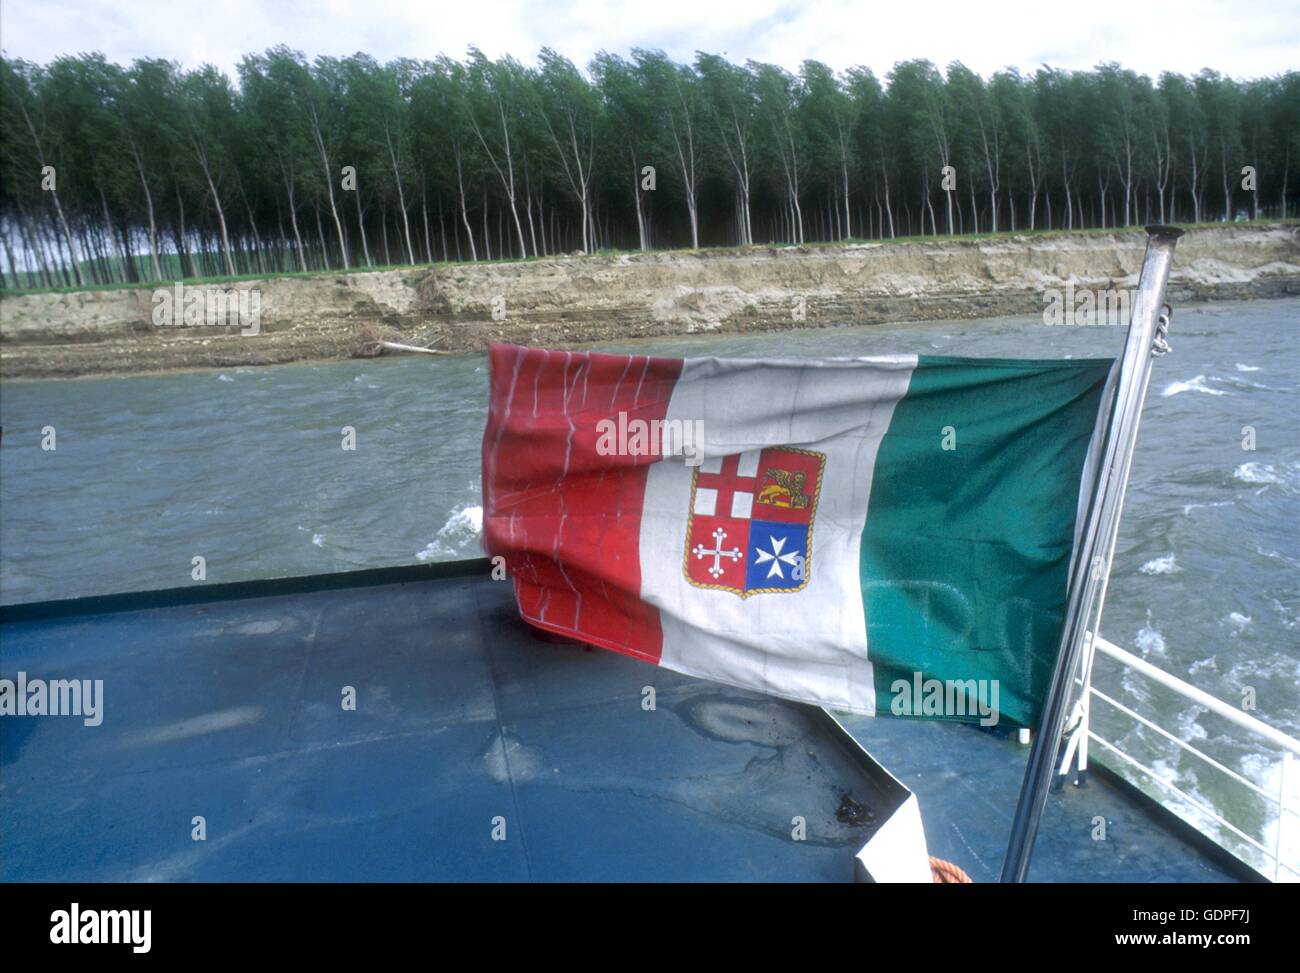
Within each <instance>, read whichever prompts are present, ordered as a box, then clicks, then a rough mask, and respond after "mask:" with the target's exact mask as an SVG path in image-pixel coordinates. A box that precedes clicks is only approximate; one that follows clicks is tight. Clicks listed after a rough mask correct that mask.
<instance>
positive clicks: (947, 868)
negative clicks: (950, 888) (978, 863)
mask: <svg viewBox="0 0 1300 973" xmlns="http://www.w3.org/2000/svg"><path fill="white" fill-rule="evenodd" d="M930 875H931V876H932V877H933V878H934V881H935V884H937V885H973V884H974V883H973V882H972V881H971V877H970V876H969V875H967V874H966V873H965V872H963V871H962V870H961V869H960V868H958V867H957V866H956V865H954V864H953V863H952V862H946V861H944V860H943V859H942V858H935V857H934V856H933V855H931V856H930Z"/></svg>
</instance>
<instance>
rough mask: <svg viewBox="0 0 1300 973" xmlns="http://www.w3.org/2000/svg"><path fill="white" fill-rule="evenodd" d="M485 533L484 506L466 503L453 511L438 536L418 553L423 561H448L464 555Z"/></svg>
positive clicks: (439, 529) (418, 557)
mask: <svg viewBox="0 0 1300 973" xmlns="http://www.w3.org/2000/svg"><path fill="white" fill-rule="evenodd" d="M482 534H483V508H482V507H480V506H477V505H474V504H465V505H463V506H461V507H458V508H456V509H455V510H453V511H452V514H451V516H450V517H448V518H447V522H446V523H445V524H443V525H442V526H441V527H440V528H438V536H437V537H435V538H434V539H433V540H431V541H430V542H429V544H428V546H426V547H425V548H424V550H422V551H419V552H417V553H416V555H415V556H416V558H417V559H418V560H421V561H446V560H450V559H453V558H457V557H463V556H464V555H465V554H466V553H467V552H468V551H469V550H470V549H471V544H472V542H473V541H475V540H476V539H477V538H478V537H480V536H481V535H482Z"/></svg>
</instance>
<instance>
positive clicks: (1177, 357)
mask: <svg viewBox="0 0 1300 973" xmlns="http://www.w3.org/2000/svg"><path fill="white" fill-rule="evenodd" d="M1298 322H1300V301H1296V300H1282V301H1261V302H1251V303H1235V304H1220V305H1199V306H1192V307H1186V308H1181V309H1179V310H1178V312H1177V315H1176V318H1175V321H1174V325H1173V328H1172V334H1171V341H1172V344H1173V346H1174V351H1173V353H1172V354H1170V355H1168V356H1166V357H1164V358H1160V359H1158V360H1157V361H1156V362H1155V367H1154V374H1153V378H1152V383H1151V389H1150V393H1149V396H1148V401H1147V406H1146V411H1145V413H1144V418H1143V424H1142V431H1141V436H1140V440H1139V444H1138V452H1137V455H1136V458H1135V460H1134V463H1133V471H1132V479H1131V483H1130V488H1129V493H1128V500H1127V506H1126V510H1125V517H1124V521H1123V528H1122V531H1121V535H1120V540H1119V547H1118V551H1117V554H1116V558H1115V565H1114V570H1113V573H1112V579H1111V584H1110V592H1109V598H1108V602H1107V606H1106V612H1105V619H1104V621H1103V624H1102V631H1103V633H1104V634H1105V635H1106V636H1107V637H1108V638H1109V639H1110V640H1111V641H1113V642H1115V643H1117V644H1119V645H1121V646H1123V647H1126V648H1128V649H1130V650H1131V651H1133V652H1136V653H1137V654H1139V655H1141V656H1143V657H1144V658H1146V659H1148V660H1149V661H1150V662H1152V663H1153V664H1155V665H1157V666H1160V667H1161V668H1164V669H1166V670H1168V671H1170V672H1173V673H1175V674H1176V675H1178V676H1180V677H1182V678H1184V679H1187V680H1189V681H1190V682H1192V683H1194V684H1195V685H1197V686H1199V687H1201V688H1202V689H1205V690H1206V691H1207V692H1210V693H1212V694H1214V695H1216V696H1218V697H1220V698H1221V699H1224V700H1227V701H1229V702H1232V703H1234V704H1241V702H1242V701H1243V699H1247V697H1248V694H1249V693H1250V692H1252V691H1253V694H1254V705H1255V707H1256V709H1255V710H1254V713H1255V715H1256V716H1259V717H1260V718H1262V719H1264V720H1265V721H1266V722H1269V723H1271V724H1273V725H1274V726H1277V727H1278V728H1280V729H1282V730H1285V731H1286V732H1288V733H1290V734H1292V735H1297V734H1300V685H1298V684H1300V650H1298V648H1297V647H1298V645H1300V591H1298V586H1297V568H1298V567H1300V528H1298V527H1297V525H1298V524H1300V432H1297V422H1300V414H1298V413H1297V409H1296V405H1295V403H1296V398H1295V396H1296V393H1297V391H1300V353H1297V339H1300V330H1298V329H1297V323H1298ZM253 340H255V339H253ZM1122 340H1123V329H1120V328H1113V327H1049V326H1045V325H1044V324H1043V322H1042V320H1041V318H1039V317H1020V318H997V319H989V320H979V321H966V322H938V323H920V324H907V325H891V326H874V327H866V328H846V329H825V330H807V331H799V332H793V333H785V334H779V335H760V336H745V337H737V336H708V335H704V336H693V337H684V338H680V339H676V340H670V341H654V342H629V343H626V344H622V345H608V346H604V347H603V348H602V350H610V351H638V352H651V353H656V354H669V355H687V356H689V355H704V354H716V355H733V356H745V357H763V356H792V357H802V356H829V355H860V354H881V353H890V352H916V353H921V354H925V353H930V354H947V355H976V356H1004V357H1027V358H1032V357H1084V356H1088V357H1092V356H1097V355H1115V354H1118V353H1119V351H1120V347H1121V344H1122ZM486 390H487V375H486V369H485V363H484V359H483V357H482V356H464V357H454V358H445V359H432V358H427V357H423V356H408V357H401V358H387V359H373V360H357V361H346V362H337V363H331V364H321V365H284V366H276V367H268V368H234V369H226V370H222V371H206V372H191V373H183V374H172V375H162V376H141V377H131V378H112V379H86V380H77V381H61V382H21V383H6V384H4V385H3V387H0V425H2V426H3V437H2V439H0V602H5V603H12V602H23V601H32V600H41V599H49V598H71V597H77V596H82V595H91V594H102V593H108V592H115V591H129V590H144V589H152V588H166V587H175V586H180V585H186V584H190V583H192V582H191V577H190V572H191V570H192V566H191V565H192V558H194V557H195V556H196V555H201V556H202V557H204V558H205V559H206V568H207V580H208V581H209V582H220V581H235V580H243V579H251V578H266V577H276V576H287V575H301V574H314V573H321V572H332V571H346V570H350V569H355V568H362V567H374V566H381V565H396V564H409V563H413V562H419V561H429V560H448V559H455V558H462V557H472V556H477V555H479V554H480V553H481V551H480V549H479V543H478V534H479V527H480V524H481V519H482V509H481V506H480V503H481V497H480V489H481V482H480V473H479V444H480V439H481V436H482V431H483V424H484V419H485V410H486V406H485V401H486ZM46 427H53V430H54V436H55V445H56V448H55V449H53V450H48V449H42V439H43V437H44V438H45V439H47V440H48V434H47V433H43V430H44V429H45V428H46ZM344 427H350V428H351V429H353V430H355V446H356V448H355V449H351V450H348V449H344V448H342V446H343V444H344V438H345V436H344V432H343V430H344ZM1243 427H1251V428H1252V429H1253V435H1254V442H1253V445H1254V448H1253V449H1247V448H1243V445H1245V446H1249V445H1251V443H1250V442H1249V441H1247V440H1246V437H1247V436H1248V435H1249V432H1248V431H1247V432H1245V433H1244V432H1243ZM1095 682H1096V684H1097V686H1098V687H1099V688H1101V689H1103V690H1104V691H1105V692H1106V693H1107V694H1108V695H1111V696H1112V697H1113V698H1115V699H1117V700H1119V701H1121V702H1123V703H1124V704H1125V705H1127V706H1130V707H1132V708H1134V709H1136V710H1138V711H1139V712H1141V713H1143V714H1144V715H1147V716H1149V717H1152V718H1154V719H1156V721H1157V722H1159V723H1160V724H1161V725H1163V726H1165V727H1167V728H1169V729H1170V730H1171V731H1172V732H1173V733H1174V734H1175V735H1176V736H1178V737H1179V738H1181V739H1183V740H1186V741H1188V742H1191V743H1194V744H1195V745H1196V746H1198V747H1201V748H1202V749H1204V750H1206V751H1207V752H1209V753H1211V754H1212V755H1213V756H1214V757H1215V758H1216V759H1217V760H1220V761H1221V762H1223V763H1225V764H1226V765H1227V766H1229V767H1231V768H1233V769H1234V770H1237V771H1238V772H1240V773H1242V774H1243V775H1244V776H1246V777H1247V778H1249V779H1251V780H1252V781H1255V782H1256V783H1258V784H1259V785H1260V786H1262V787H1264V788H1265V789H1266V790H1267V789H1272V790H1273V791H1274V792H1276V789H1277V788H1278V786H1279V783H1280V780H1281V776H1280V775H1281V765H1280V762H1279V758H1278V754H1276V753H1274V752H1271V751H1264V750H1262V749H1261V747H1260V746H1259V745H1258V744H1257V743H1255V742H1253V741H1251V740H1249V739H1248V738H1247V737H1245V736H1244V735H1243V733H1242V732H1241V731H1238V730H1234V729H1233V728H1232V727H1231V726H1230V725H1228V724H1227V723H1226V722H1225V721H1223V720H1222V719H1221V718H1219V717H1217V716H1214V715H1213V714H1209V713H1207V711H1205V710H1204V709H1203V708H1201V707H1196V706H1191V705H1189V704H1188V703H1187V702H1186V701H1184V700H1179V699H1177V698H1176V697H1174V696H1172V694H1170V693H1169V692H1168V691H1166V690H1164V689H1162V688H1160V687H1158V686H1153V685H1152V684H1151V683H1150V682H1149V681H1147V680H1145V679H1144V678H1143V677H1141V676H1138V675H1136V674H1134V673H1132V672H1127V671H1124V670H1121V669H1120V668H1119V667H1118V666H1117V665H1116V664H1114V663H1113V662H1110V661H1109V660H1107V659H1100V660H1099V661H1098V663H1097V671H1096V677H1095ZM1108 709H1109V708H1108V707H1104V706H1103V707H1100V708H1099V710H1098V712H1097V718H1096V725H1097V726H1098V727H1099V731H1100V732H1101V733H1102V735H1103V736H1105V737H1106V738H1107V739H1109V740H1112V741H1113V742H1116V743H1118V745H1120V747H1121V748H1122V749H1124V750H1125V752H1127V753H1130V754H1132V755H1134V756H1136V757H1138V758H1140V759H1142V761H1143V762H1144V763H1149V764H1151V765H1152V766H1154V767H1155V768H1156V770H1157V772H1159V773H1161V774H1163V775H1165V776H1166V777H1167V778H1168V779H1169V780H1170V781H1173V782H1176V784H1177V786H1179V787H1180V788H1181V789H1182V790H1184V791H1185V792H1187V793H1188V794H1190V795H1192V796H1193V797H1196V798H1198V799H1200V800H1203V801H1204V802H1206V803H1208V804H1210V805H1212V806H1214V807H1216V808H1218V809H1220V810H1221V811H1223V812H1225V813H1227V814H1228V815H1229V816H1230V817H1231V818H1232V820H1234V821H1235V822H1237V823H1238V826H1240V827H1243V829H1244V830H1245V831H1246V832H1247V833H1249V834H1251V835H1252V836H1253V837H1255V838H1256V839H1257V840H1259V841H1260V842H1261V843H1263V844H1265V845H1266V846H1268V847H1270V848H1271V847H1272V845H1273V842H1274V841H1275V840H1276V838H1277V827H1278V824H1277V815H1276V811H1275V809H1272V808H1270V807H1269V806H1268V805H1267V804H1266V802H1263V801H1262V800H1261V799H1260V798H1259V797H1258V795H1254V794H1251V793H1250V792H1248V791H1246V790H1245V789H1243V788H1241V787H1240V786H1239V785H1236V784H1231V783H1230V782H1228V781H1227V780H1225V779H1224V778H1223V777H1222V776H1221V775H1220V774H1218V773H1217V772H1214V771H1212V770H1209V769H1208V768H1206V767H1205V766H1204V765H1201V764H1199V762H1198V761H1195V760H1194V759H1193V758H1190V757H1188V756H1187V755H1185V754H1180V753H1179V751H1178V750H1177V749H1176V748H1175V747H1174V746H1173V745H1172V744H1170V743H1168V741H1167V740H1164V739H1162V738H1161V737H1159V736H1158V735H1157V734H1155V733H1153V732H1151V731H1150V730H1148V729H1146V728H1142V727H1139V726H1137V725H1136V724H1135V723H1134V722H1133V721H1132V720H1131V719H1129V718H1127V717H1122V716H1120V715H1119V714H1116V713H1114V712H1113V711H1110V712H1103V710H1108ZM1095 749H1096V747H1095V745H1094V750H1095ZM1099 756H1104V754H1099ZM1295 770H1296V772H1294V773H1292V774H1291V775H1290V777H1289V779H1288V785H1289V787H1288V789H1289V790H1290V791H1291V792H1292V800H1293V801H1295V802H1296V804H1295V806H1297V807H1300V765H1296V766H1295ZM1165 796H1166V797H1168V798H1169V799H1170V800H1174V801H1181V799H1179V798H1176V797H1174V796H1173V795H1170V794H1166V795H1165ZM1183 811H1184V813H1186V814H1189V815H1192V816H1196V815H1198V814H1199V812H1197V811H1196V810H1195V809H1194V808H1191V807H1190V806H1184V807H1183ZM1205 826H1206V827H1209V828H1217V826H1216V825H1213V824H1212V823H1210V822H1205ZM1284 843H1285V845H1286V846H1287V847H1288V848H1289V849H1290V850H1289V852H1288V855H1287V857H1288V858H1289V859H1290V860H1291V861H1292V864H1293V865H1296V866H1297V867H1300V819H1296V818H1295V817H1291V818H1290V824H1288V825H1287V830H1286V834H1285V837H1284ZM1239 845H1240V843H1239V842H1238V846H1239ZM1239 850H1241V849H1240V847H1239Z"/></svg>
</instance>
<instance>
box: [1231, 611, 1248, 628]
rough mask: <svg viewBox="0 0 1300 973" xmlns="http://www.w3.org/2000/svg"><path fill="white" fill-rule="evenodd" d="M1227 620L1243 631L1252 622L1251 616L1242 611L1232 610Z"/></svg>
mask: <svg viewBox="0 0 1300 973" xmlns="http://www.w3.org/2000/svg"><path fill="white" fill-rule="evenodd" d="M1227 621H1228V624H1229V625H1231V626H1232V627H1233V628H1235V629H1237V631H1241V630H1242V629H1244V628H1245V627H1246V626H1247V625H1249V624H1250V616H1249V615H1243V614H1242V613H1241V612H1230V613H1229V614H1228V619H1227Z"/></svg>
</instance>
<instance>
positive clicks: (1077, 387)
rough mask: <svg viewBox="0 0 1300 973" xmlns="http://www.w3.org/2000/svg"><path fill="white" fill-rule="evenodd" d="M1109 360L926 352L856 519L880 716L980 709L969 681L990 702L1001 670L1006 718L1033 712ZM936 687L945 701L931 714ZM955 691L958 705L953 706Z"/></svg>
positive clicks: (1050, 653) (1060, 602) (968, 715)
mask: <svg viewBox="0 0 1300 973" xmlns="http://www.w3.org/2000/svg"><path fill="white" fill-rule="evenodd" d="M1112 364H1113V363H1112V361H1111V360H1109V359H1107V360H1071V361H1012V360H990V359H979V360H972V359H958V358H941V357H922V358H921V359H920V361H919V363H918V365H917V368H916V370H915V372H914V373H913V375H912V379H911V383H910V385H909V387H908V390H907V394H906V396H904V398H903V399H902V401H900V402H899V404H898V406H897V407H896V409H895V411H894V415H893V419H892V421H891V423H890V426H889V431H888V432H887V433H886V435H885V437H884V439H883V440H882V441H881V445H880V451H879V454H878V455H877V457H876V464H875V472H874V475H873V481H872V487H871V499H870V502H869V504H868V507H867V518H866V525H865V527H864V529H863V532H862V554H861V575H862V596H863V602H864V609H865V612H866V620H867V653H868V656H869V657H870V658H871V660H872V663H873V666H874V679H875V689H876V712H877V713H878V714H880V715H890V714H893V715H923V716H929V717H930V718H939V719H950V720H961V721H964V722H978V721H980V719H981V715H980V712H979V711H978V709H977V707H976V706H975V705H974V703H975V700H974V699H973V698H972V697H971V694H972V693H979V692H982V693H984V696H983V700H984V702H985V703H986V704H988V703H990V702H992V701H993V697H992V695H991V692H992V687H993V685H994V684H993V683H992V682H991V681H993V680H996V686H997V696H996V703H997V706H998V709H999V711H1000V721H1001V724H1002V725H1018V726H1033V725H1036V722H1037V719H1038V714H1039V708H1040V706H1041V704H1042V700H1043V695H1044V693H1045V690H1046V686H1047V682H1048V680H1049V678H1050V675H1051V670H1052V665H1053V662H1054V660H1055V657H1056V652H1057V649H1058V647H1059V642H1060V637H1061V629H1062V625H1063V623H1064V612H1065V600H1066V580H1067V572H1068V570H1069V562H1070V553H1071V550H1072V546H1073V541H1074V535H1075V522H1076V518H1077V516H1078V502H1079V483H1080V478H1081V475H1082V472H1083V466H1084V461H1085V456H1086V455H1087V451H1088V443H1089V440H1090V438H1091V436H1092V435H1093V430H1094V428H1095V426H1096V422H1097V412H1098V408H1099V406H1100V403H1101V397H1102V392H1103V388H1104V386H1105V384H1106V379H1107V375H1108V374H1109V371H1110V368H1111V366H1112ZM945 445H946V446H949V447H954V448H944V447H945ZM918 673H919V674H920V675H919V677H918V676H917V674H918ZM918 678H919V680H920V682H919V683H918ZM929 680H936V681H937V682H928V681H929ZM968 680H974V682H967V681H968ZM981 680H982V681H983V682H981ZM903 684H906V686H907V687H908V689H907V691H906V692H903V691H901V690H902V689H903ZM918 685H919V687H920V688H921V691H922V692H921V695H920V696H919V697H918V696H916V694H915V693H914V690H915V689H916V688H917V687H918ZM938 687H943V689H944V690H945V692H944V695H945V697H948V698H947V699H946V700H945V702H946V704H947V705H946V706H945V709H944V711H942V712H938V713H936V712H933V711H928V710H927V709H926V706H927V697H928V699H929V702H930V703H931V704H932V703H933V702H934V699H935V696H934V693H935V690H936V688H938ZM950 687H951V688H952V689H955V690H956V691H957V695H956V696H949V693H948V690H949V688H950ZM961 698H965V699H966V700H967V703H966V705H965V706H964V707H958V708H959V709H961V708H964V709H965V710H966V712H965V713H964V714H963V713H959V712H954V711H953V710H952V709H951V708H949V707H950V704H951V702H952V701H953V700H955V699H961ZM904 703H906V707H905V706H904ZM918 705H919V706H920V707H922V708H921V710H920V712H915V710H916V708H917V706H918Z"/></svg>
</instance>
